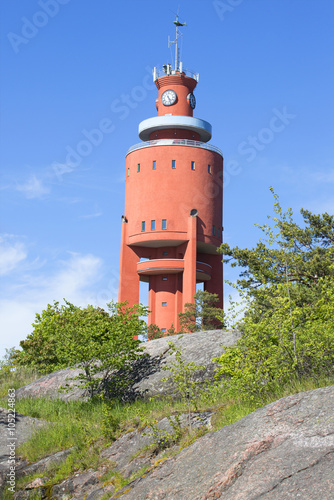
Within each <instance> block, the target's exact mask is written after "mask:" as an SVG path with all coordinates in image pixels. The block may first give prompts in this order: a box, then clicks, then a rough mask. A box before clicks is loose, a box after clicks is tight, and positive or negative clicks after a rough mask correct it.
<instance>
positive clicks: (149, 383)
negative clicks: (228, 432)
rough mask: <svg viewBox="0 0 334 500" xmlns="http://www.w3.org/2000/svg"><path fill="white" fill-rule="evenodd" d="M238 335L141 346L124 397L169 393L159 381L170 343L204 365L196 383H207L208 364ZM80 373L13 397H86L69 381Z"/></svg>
mask: <svg viewBox="0 0 334 500" xmlns="http://www.w3.org/2000/svg"><path fill="white" fill-rule="evenodd" d="M239 336H240V334H239V332H236V331H225V330H211V331H206V332H195V333H186V334H184V335H173V336H171V337H163V338H161V339H156V340H151V341H150V342H145V343H143V344H142V345H143V346H144V352H143V354H144V356H142V358H141V359H139V360H138V361H137V362H136V363H135V364H134V367H133V368H134V369H133V372H132V380H131V383H132V385H131V387H130V389H129V391H128V393H127V394H126V397H127V398H128V399H135V398H137V397H151V396H154V395H156V394H161V395H162V394H168V393H171V392H172V386H171V384H170V383H168V382H162V379H163V378H164V377H167V376H168V374H169V372H168V371H165V370H163V367H166V366H168V364H169V363H170V362H171V361H172V360H173V359H174V358H175V355H172V356H170V355H169V352H170V346H169V342H173V343H174V344H175V346H176V348H177V349H178V348H182V349H184V350H183V353H182V355H183V359H184V360H185V362H186V363H189V362H190V361H193V362H194V363H196V364H197V365H204V367H205V368H204V370H202V371H201V372H200V373H199V374H198V378H199V380H203V382H204V381H205V380H210V379H211V378H212V376H213V372H214V369H215V365H214V364H213V363H212V361H211V360H212V358H214V357H216V356H219V355H220V354H222V352H223V347H222V346H225V347H228V346H231V345H234V344H235V342H236V341H237V339H238V338H239ZM145 354H146V356H145ZM79 373H80V370H79V369H78V368H74V369H71V368H66V369H64V370H59V371H57V372H54V373H51V374H49V375H46V376H44V377H42V378H40V379H38V380H36V381H34V382H31V383H30V384H28V385H26V386H24V387H21V388H20V389H18V390H17V391H16V397H17V398H21V397H42V396H49V397H51V398H60V399H65V400H76V399H80V398H82V397H85V396H86V394H85V391H84V390H83V389H81V388H78V387H74V385H75V382H74V381H73V380H69V379H71V378H73V377H76V376H77V375H78V374H79ZM111 382H112V381H111ZM66 384H68V385H69V386H71V387H73V388H72V389H71V390H70V391H69V392H59V388H60V387H61V386H64V385H66Z"/></svg>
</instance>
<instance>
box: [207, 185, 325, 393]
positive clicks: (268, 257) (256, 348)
mask: <svg viewBox="0 0 334 500" xmlns="http://www.w3.org/2000/svg"><path fill="white" fill-rule="evenodd" d="M272 192H273V190H272ZM273 195H274V198H275V203H274V212H275V217H274V218H273V221H274V223H275V224H274V228H273V229H272V228H271V227H270V226H268V225H264V226H262V227H260V229H261V230H262V231H263V232H264V234H265V235H266V239H265V240H262V239H261V240H260V242H259V243H258V244H257V246H256V248H253V249H251V250H249V249H239V248H238V247H235V248H232V249H231V248H230V247H229V246H228V245H227V244H223V245H222V246H221V252H222V253H223V254H224V255H225V256H228V259H225V261H227V260H231V259H232V265H239V266H241V267H243V268H244V271H242V273H241V276H240V279H239V280H238V282H237V288H238V290H239V292H240V293H241V295H242V296H243V297H244V299H245V303H246V313H245V316H244V318H243V319H242V320H241V321H239V323H238V324H237V325H236V328H238V329H239V330H240V331H241V332H242V337H241V339H240V340H239V341H238V342H237V344H236V345H235V346H233V347H229V348H228V349H226V351H225V352H224V354H223V355H222V356H221V357H220V358H218V359H217V360H216V361H218V363H219V364H220V368H219V370H218V375H219V376H225V377H227V382H226V381H225V384H226V385H227V387H228V388H229V389H230V390H232V391H234V392H235V393H238V394H239V395H241V396H242V397H243V398H245V399H247V398H263V397H265V394H266V393H268V392H270V391H272V390H273V389H274V387H275V385H277V384H278V385H282V384H285V383H287V382H288V381H289V380H291V379H295V378H297V379H301V378H303V377H318V376H326V375H328V376H331V375H333V372H334V367H333V359H334V265H333V257H334V217H333V216H330V215H328V214H323V215H313V214H311V213H310V212H308V211H306V210H302V211H301V213H302V215H303V218H304V223H305V227H299V226H298V225H297V224H296V223H295V222H294V221H293V218H292V216H293V214H292V210H291V209H289V210H288V211H287V212H286V213H283V211H282V208H281V206H280V204H279V201H278V196H277V195H276V194H275V193H274V192H273ZM269 218H270V217H269Z"/></svg>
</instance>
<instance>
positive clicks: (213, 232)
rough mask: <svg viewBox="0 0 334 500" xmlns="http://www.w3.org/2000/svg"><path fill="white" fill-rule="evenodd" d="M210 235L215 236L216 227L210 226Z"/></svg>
mask: <svg viewBox="0 0 334 500" xmlns="http://www.w3.org/2000/svg"><path fill="white" fill-rule="evenodd" d="M212 234H213V236H215V234H216V227H215V226H212Z"/></svg>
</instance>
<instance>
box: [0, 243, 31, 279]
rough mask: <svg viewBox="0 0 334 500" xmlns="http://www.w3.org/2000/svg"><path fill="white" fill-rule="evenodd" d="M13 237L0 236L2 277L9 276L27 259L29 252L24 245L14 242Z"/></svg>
mask: <svg viewBox="0 0 334 500" xmlns="http://www.w3.org/2000/svg"><path fill="white" fill-rule="evenodd" d="M13 238H14V237H13V236H11V235H3V236H0V275H1V276H3V275H5V274H9V273H10V272H11V271H13V270H14V269H15V268H16V267H17V266H18V264H19V263H20V262H22V261H23V260H25V259H26V257H27V252H26V249H25V246H24V244H23V243H21V242H19V241H12V240H13Z"/></svg>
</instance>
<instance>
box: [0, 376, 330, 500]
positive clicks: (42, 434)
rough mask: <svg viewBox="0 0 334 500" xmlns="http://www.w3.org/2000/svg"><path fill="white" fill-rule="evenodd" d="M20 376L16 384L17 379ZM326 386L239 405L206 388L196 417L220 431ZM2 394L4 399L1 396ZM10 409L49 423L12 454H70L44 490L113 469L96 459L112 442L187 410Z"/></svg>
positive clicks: (41, 404)
mask: <svg viewBox="0 0 334 500" xmlns="http://www.w3.org/2000/svg"><path fill="white" fill-rule="evenodd" d="M27 373H28V372H26V373H25V375H23V372H22V374H21V375H20V374H19V373H11V374H10V375H8V378H7V383H8V384H9V387H13V386H14V385H13V384H14V380H15V383H19V380H21V379H23V377H27ZM21 376H22V378H20V377H21ZM25 380H26V379H25ZM331 384H334V380H333V379H328V378H323V379H317V380H315V379H305V380H291V381H290V382H289V384H287V385H285V386H284V387H279V386H277V387H276V388H275V389H274V390H273V391H272V392H271V393H270V394H269V395H268V396H267V398H266V400H262V401H246V402H245V401H241V400H240V399H239V398H238V395H235V397H231V395H230V396H229V397H227V396H226V393H224V390H223V389H222V388H221V387H217V386H216V385H212V386H211V388H210V392H209V393H207V394H205V395H204V396H202V397H201V398H199V399H198V400H197V401H196V411H205V410H210V411H213V412H214V417H213V419H212V425H213V430H218V429H219V428H221V427H223V426H225V425H229V424H232V423H234V422H236V421H237V420H239V419H241V418H242V417H244V416H246V415H248V414H249V413H251V412H252V411H254V410H255V409H256V408H259V407H261V406H264V405H265V404H267V403H270V402H272V401H275V400H277V399H280V398H282V397H284V396H288V395H290V394H295V393H298V392H304V391H308V390H312V389H316V388H319V387H323V386H326V385H331ZM3 392H5V394H7V391H2V393H3ZM6 402H7V398H6V397H5V398H3V399H2V400H0V405H1V406H4V407H6ZM15 409H16V411H17V412H19V413H22V414H24V415H29V416H31V417H35V418H40V419H43V420H46V421H47V422H49V424H47V425H46V426H45V427H42V428H39V429H38V432H36V433H35V434H34V435H33V436H32V437H31V438H30V439H29V440H27V441H26V442H25V443H24V444H23V445H22V446H21V447H20V448H19V449H18V453H19V454H21V455H22V456H23V457H24V458H26V459H28V460H29V461H30V462H35V461H37V460H39V459H41V458H43V457H45V456H48V455H50V454H52V453H55V452H57V451H60V450H65V449H69V448H72V450H71V453H70V454H69V455H68V456H67V458H66V460H65V461H64V462H63V463H62V464H60V465H57V466H54V467H53V468H52V469H50V470H48V471H46V472H45V475H46V476H47V477H48V478H49V481H50V483H49V484H57V482H60V481H62V480H64V479H65V478H67V477H69V476H70V475H72V474H73V473H74V472H78V471H80V472H83V471H84V470H87V469H88V468H98V467H100V466H102V465H104V464H106V463H108V466H109V468H110V469H112V468H113V464H112V463H109V462H105V461H104V462H103V461H102V460H101V459H100V453H101V450H102V449H103V448H105V447H107V446H108V445H109V444H110V443H111V442H112V440H113V439H115V438H117V437H118V436H120V435H121V434H124V433H126V432H130V431H131V430H134V429H138V430H139V431H140V432H142V431H143V430H144V428H145V427H146V426H148V425H150V423H151V422H157V421H159V420H161V419H162V418H164V417H166V416H170V415H175V414H180V413H187V404H186V402H184V401H175V400H171V399H169V398H168V399H159V398H152V399H150V400H145V401H143V400H137V401H134V402H132V403H126V404H125V403H124V404H123V403H120V402H118V401H114V402H110V403H109V402H108V403H105V402H103V401H102V400H101V399H98V398H97V399H95V400H92V401H62V400H51V399H49V398H26V399H20V400H17V401H16V408H15ZM108 425H111V426H114V429H113V431H112V432H110V435H108V433H106V432H103V429H107V428H108ZM205 432H206V430H205V429H200V430H194V431H193V432H189V431H186V432H183V433H182V435H181V437H180V440H179V442H178V446H179V449H182V448H185V447H186V446H189V445H190V444H191V443H192V442H194V441H195V440H196V439H198V438H199V437H201V436H202V435H203V434H204V433H205ZM167 453H168V450H167ZM173 453H175V450H174V451H173ZM143 473H144V469H143V471H138V473H137V474H136V477H139V476H140V475H141V474H143ZM39 476H41V474H39ZM32 479H33V477H31V478H25V479H22V485H23V484H27V482H28V481H31V480H32ZM109 480H110V481H111V482H112V483H113V484H114V485H115V488H116V489H119V488H121V487H123V486H124V485H125V484H127V482H128V481H127V480H125V479H124V478H123V477H122V476H121V474H119V473H117V472H116V471H113V470H112V471H111V472H110V475H109ZM20 484H21V481H20ZM5 498H6V497H4V499H5ZM8 498H10V497H8Z"/></svg>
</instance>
